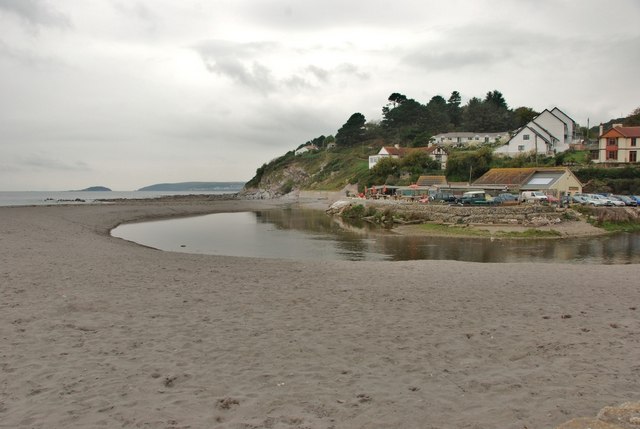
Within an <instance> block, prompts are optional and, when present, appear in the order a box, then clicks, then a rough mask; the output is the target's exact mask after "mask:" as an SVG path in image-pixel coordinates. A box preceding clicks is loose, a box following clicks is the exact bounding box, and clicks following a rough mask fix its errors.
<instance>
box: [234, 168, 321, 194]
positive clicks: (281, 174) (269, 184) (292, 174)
mask: <svg viewBox="0 0 640 429" xmlns="http://www.w3.org/2000/svg"><path fill="white" fill-rule="evenodd" d="M308 179H309V174H308V173H307V172H306V171H305V170H304V169H303V168H301V167H299V166H296V165H291V166H288V167H286V168H284V169H281V170H276V171H275V172H273V173H272V174H269V175H264V176H262V178H261V180H260V184H259V186H258V187H256V188H246V189H243V190H242V191H241V192H240V196H241V197H242V198H246V199H254V200H266V199H271V198H278V197H281V196H282V195H286V194H289V193H291V192H293V191H296V190H297V189H298V187H299V184H300V183H305V182H306V181H307V180H308Z"/></svg>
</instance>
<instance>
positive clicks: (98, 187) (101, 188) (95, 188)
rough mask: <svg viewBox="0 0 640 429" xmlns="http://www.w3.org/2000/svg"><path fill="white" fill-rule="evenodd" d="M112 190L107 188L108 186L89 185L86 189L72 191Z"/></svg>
mask: <svg viewBox="0 0 640 429" xmlns="http://www.w3.org/2000/svg"><path fill="white" fill-rule="evenodd" d="M105 191H106V192H111V189H109V188H107V187H106V186H89V187H88V188H85V189H78V190H77V191H71V192H105Z"/></svg>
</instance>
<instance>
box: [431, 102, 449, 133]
mask: <svg viewBox="0 0 640 429" xmlns="http://www.w3.org/2000/svg"><path fill="white" fill-rule="evenodd" d="M425 113H426V118H425V119H426V124H425V128H426V129H428V130H429V131H430V132H431V133H432V134H438V133H441V132H444V131H447V130H448V129H449V124H450V122H451V121H450V118H449V109H448V106H447V102H446V101H445V99H444V98H442V97H441V96H439V95H436V96H434V97H432V98H431V100H429V103H427V107H426V109H425Z"/></svg>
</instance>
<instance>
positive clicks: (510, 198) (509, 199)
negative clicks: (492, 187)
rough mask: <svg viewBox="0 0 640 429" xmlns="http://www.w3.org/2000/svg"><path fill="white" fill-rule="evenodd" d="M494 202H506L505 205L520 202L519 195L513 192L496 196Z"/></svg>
mask: <svg viewBox="0 0 640 429" xmlns="http://www.w3.org/2000/svg"><path fill="white" fill-rule="evenodd" d="M493 202H494V203H495V204H505V205H511V204H518V197H517V196H516V195H513V194H509V193H504V194H499V195H497V196H496V197H494V199H493Z"/></svg>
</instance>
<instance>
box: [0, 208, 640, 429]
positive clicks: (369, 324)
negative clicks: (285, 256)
mask: <svg viewBox="0 0 640 429" xmlns="http://www.w3.org/2000/svg"><path fill="white" fill-rule="evenodd" d="M280 203H281V202H265V201H253V202H248V201H239V200H232V201H216V202H206V201H202V202H197V201H189V202H171V203H167V202H161V201H157V202H139V203H135V204H133V203H128V204H112V205H91V206H69V207H65V206H58V207H6V208H0V310H1V311H0V337H1V338H2V350H1V351H0V370H1V373H0V385H1V386H2V388H1V389H0V421H1V425H0V426H2V427H18V428H86V427H148V428H186V427H190V428H249V427H255V428H263V427H264V428H477V427H481V428H488V427H500V428H514V429H516V428H517V429H522V428H523V427H528V428H547V427H555V426H557V425H559V424H561V423H563V422H565V421H567V420H569V419H571V418H575V417H580V416H592V415H594V414H595V413H596V412H597V410H599V409H601V408H602V407H604V406H606V405H612V404H618V403H623V402H626V401H631V400H637V399H638V380H639V379H640V373H639V370H640V368H639V367H638V364H637V361H638V359H637V356H640V338H639V337H638V332H639V331H640V317H639V316H640V310H639V308H640V290H639V289H638V287H637V284H638V280H637V279H638V267H637V266H631V265H627V266H584V265H579V266H573V265H568V264H562V265H554V264H478V263H463V262H454V261H412V262H383V263H369V262H358V263H352V262H340V261H333V262H326V261H322V262H320V261H318V262H315V261H304V262H300V263H292V262H291V261H283V260H268V259H250V258H236V257H224V256H207V255H189V254H182V253H170V252H160V251H156V250H152V249H148V248H143V247H141V246H138V245H135V244H133V243H129V242H126V241H123V240H119V239H115V238H112V237H110V236H109V235H108V231H109V229H110V228H112V227H114V226H116V225H118V224H119V223H121V222H124V221H132V220H140V219H147V218H154V217H169V216H181V215H191V214H202V213H212V212H217V211H241V210H248V209H252V208H260V207H267V206H269V205H273V204H280Z"/></svg>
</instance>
